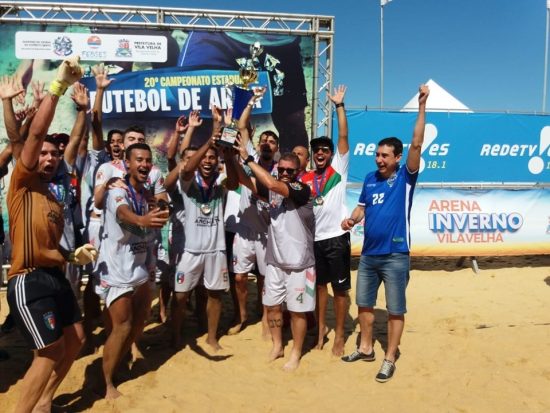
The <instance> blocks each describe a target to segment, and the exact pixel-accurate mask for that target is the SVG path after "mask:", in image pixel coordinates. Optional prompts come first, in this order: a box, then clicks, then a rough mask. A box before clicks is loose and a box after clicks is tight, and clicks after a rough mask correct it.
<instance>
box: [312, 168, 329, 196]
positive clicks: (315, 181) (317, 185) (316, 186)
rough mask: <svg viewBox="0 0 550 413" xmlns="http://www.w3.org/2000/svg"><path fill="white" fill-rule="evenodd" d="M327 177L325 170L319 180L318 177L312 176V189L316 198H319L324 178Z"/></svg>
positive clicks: (323, 185)
mask: <svg viewBox="0 0 550 413" xmlns="http://www.w3.org/2000/svg"><path fill="white" fill-rule="evenodd" d="M326 176H327V169H326V168H325V170H324V171H323V174H322V175H321V179H317V177H318V175H317V174H314V175H313V189H314V190H315V195H316V196H321V194H322V190H323V189H324V188H325V178H326Z"/></svg>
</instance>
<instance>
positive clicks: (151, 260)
mask: <svg viewBox="0 0 550 413" xmlns="http://www.w3.org/2000/svg"><path fill="white" fill-rule="evenodd" d="M122 205H128V206H129V207H130V208H131V209H132V211H133V212H134V213H136V214H139V213H141V214H143V215H144V214H146V213H147V201H146V195H145V193H141V194H140V193H134V195H132V193H129V192H128V191H127V190H124V189H121V188H114V189H111V190H109V191H108V192H107V194H106V199H105V208H104V209H103V233H102V235H101V243H100V246H99V259H98V260H97V261H96V264H95V266H94V275H95V276H96V277H99V279H100V282H101V284H102V285H103V286H114V287H134V286H136V285H140V284H143V283H144V282H146V281H147V280H148V278H149V274H150V272H151V271H154V269H155V266H156V259H155V257H156V247H157V244H156V243H155V242H154V240H155V237H156V231H153V230H149V229H147V228H141V227H137V226H134V225H129V224H124V223H122V222H120V221H119V220H118V218H117V209H118V208H119V207H120V206H122ZM136 209H137V211H136Z"/></svg>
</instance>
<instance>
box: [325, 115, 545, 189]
mask: <svg viewBox="0 0 550 413" xmlns="http://www.w3.org/2000/svg"><path fill="white" fill-rule="evenodd" d="M415 120H416V113H415V112H412V113H411V112H365V111H348V122H349V136H350V151H351V160H350V174H349V181H350V182H362V181H363V179H364V177H365V175H366V174H367V173H368V172H369V171H372V170H374V169H376V165H375V162H374V159H375V154H376V148H377V143H378V141H380V140H381V139H382V138H385V137H389V136H396V137H398V138H400V139H401V140H402V141H403V143H404V146H405V148H404V154H403V160H402V163H404V162H405V159H406V156H407V149H408V146H409V144H410V141H411V137H412V132H413V128H414V123H415ZM333 124H334V125H336V122H335V121H334V122H333ZM333 136H337V133H336V132H335V133H334V135H333ZM419 182H422V183H463V182H468V183H470V182H481V183H489V182H490V183H502V182H509V183H520V182H521V183H534V182H537V183H541V182H546V183H547V182H550V116H544V115H512V114H502V113H501V114H484V113H441V112H429V113H427V114H426V130H425V139H424V145H423V146H422V161H421V167H420V178H419Z"/></svg>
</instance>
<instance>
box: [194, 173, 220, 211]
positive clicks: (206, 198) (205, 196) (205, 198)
mask: <svg viewBox="0 0 550 413" xmlns="http://www.w3.org/2000/svg"><path fill="white" fill-rule="evenodd" d="M216 179H217V176H216V175H214V176H213V177H212V182H211V184H210V185H207V184H206V182H204V179H202V176H201V174H200V173H198V172H197V173H196V174H195V180H196V181H197V185H198V186H199V191H200V193H201V201H202V203H203V204H209V203H210V198H211V196H212V189H213V188H214V186H215V185H216ZM205 188H206V191H205Z"/></svg>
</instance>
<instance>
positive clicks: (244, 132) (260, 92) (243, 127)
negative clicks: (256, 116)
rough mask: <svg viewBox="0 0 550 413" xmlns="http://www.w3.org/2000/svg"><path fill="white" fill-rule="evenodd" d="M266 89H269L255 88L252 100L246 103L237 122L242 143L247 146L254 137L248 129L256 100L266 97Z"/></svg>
mask: <svg viewBox="0 0 550 413" xmlns="http://www.w3.org/2000/svg"><path fill="white" fill-rule="evenodd" d="M266 90H267V88H266V87H261V88H256V89H254V95H253V96H252V97H251V98H250V101H249V102H248V103H247V104H246V108H244V110H243V113H242V114H241V117H240V118H239V121H238V123H237V127H238V129H239V132H240V134H241V143H242V144H243V145H244V147H245V148H246V147H247V146H248V142H249V141H250V139H252V136H250V131H249V129H248V128H249V125H250V117H251V115H252V109H253V108H254V105H255V104H256V102H258V101H259V100H261V99H262V98H263V97H264V94H265V92H266Z"/></svg>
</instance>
